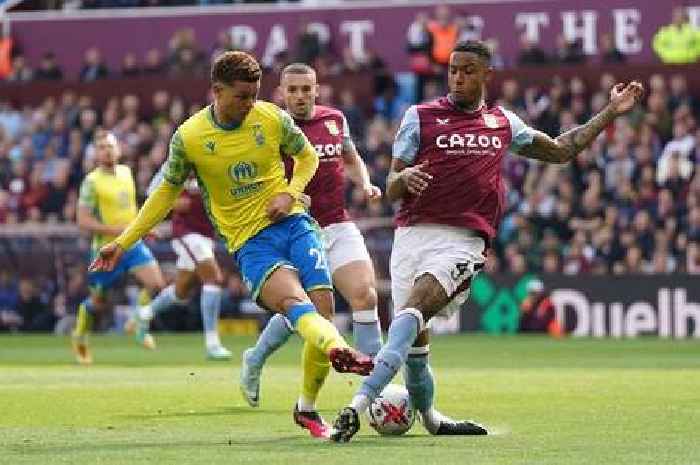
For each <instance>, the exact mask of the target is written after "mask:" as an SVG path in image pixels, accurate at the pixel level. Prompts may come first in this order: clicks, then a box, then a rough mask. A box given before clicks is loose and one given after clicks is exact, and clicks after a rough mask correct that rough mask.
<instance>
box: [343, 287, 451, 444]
mask: <svg viewBox="0 0 700 465" xmlns="http://www.w3.org/2000/svg"><path fill="white" fill-rule="evenodd" d="M448 301H449V300H448V296H447V293H446V292H445V290H444V289H443V288H442V287H441V286H440V283H439V282H438V281H437V280H436V279H435V277H434V276H432V275H430V274H424V275H422V276H421V277H419V278H418V279H417V280H416V283H415V285H414V286H413V289H412V290H411V294H410V296H409V299H408V302H407V305H406V308H405V309H403V310H401V311H400V312H398V313H397V314H396V316H395V318H394V320H393V321H392V322H391V325H390V326H389V332H388V334H387V341H386V343H385V344H384V346H382V349H381V350H380V351H379V353H378V354H377V357H376V358H375V365H374V370H372V373H371V374H370V375H369V376H368V377H367V378H366V379H365V380H364V382H363V383H362V386H360V389H359V390H358V391H357V393H356V394H355V396H354V397H353V399H352V401H351V402H350V405H349V406H348V407H345V408H344V409H343V410H341V412H340V414H339V416H338V417H337V418H336V420H335V423H334V433H333V436H332V438H333V440H335V441H341V442H346V441H349V440H350V439H351V438H352V436H353V435H355V433H357V431H358V430H359V414H360V413H361V412H364V411H365V410H366V409H367V407H368V406H369V404H370V403H371V402H372V400H373V399H374V398H376V397H377V396H378V395H379V394H380V393H381V392H382V390H384V388H385V387H386V386H387V385H388V384H389V383H390V382H391V380H392V379H393V378H394V376H396V373H398V371H399V369H400V368H401V366H402V365H403V364H404V363H405V361H406V358H407V356H408V351H409V348H410V347H411V346H412V345H413V343H414V342H415V340H416V337H417V336H418V334H419V333H420V332H422V331H423V330H424V329H425V320H426V316H427V317H428V319H429V318H430V317H432V315H434V314H435V313H437V312H438V311H439V310H440V309H441V308H442V307H443V306H444V305H445V304H447V302H448Z"/></svg>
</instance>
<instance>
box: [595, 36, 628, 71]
mask: <svg viewBox="0 0 700 465" xmlns="http://www.w3.org/2000/svg"><path fill="white" fill-rule="evenodd" d="M600 54H601V59H602V61H603V63H608V64H611V63H624V62H625V61H627V57H626V56H625V54H624V53H622V52H621V51H619V50H618V49H617V47H616V46H615V42H614V41H613V38H612V35H611V34H603V35H601V36H600Z"/></svg>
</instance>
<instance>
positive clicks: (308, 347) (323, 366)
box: [293, 287, 335, 437]
mask: <svg viewBox="0 0 700 465" xmlns="http://www.w3.org/2000/svg"><path fill="white" fill-rule="evenodd" d="M307 293H308V295H309V298H310V299H311V302H312V303H313V304H314V307H316V310H317V311H318V313H319V314H320V315H322V316H323V317H324V318H326V319H327V320H328V321H333V315H334V313H335V302H334V298H333V291H331V290H330V289H326V288H323V287H320V288H316V289H315V290H310V291H307ZM301 362H302V363H301V366H302V382H301V393H300V395H299V399H298V400H297V403H296V404H295V406H294V413H293V418H294V422H295V423H296V424H297V425H299V426H301V427H302V428H305V429H308V430H309V432H310V433H311V435H312V436H314V437H328V435H329V434H330V425H329V424H328V423H326V421H325V420H324V419H323V417H322V416H321V415H320V414H319V413H318V409H317V407H316V401H317V399H318V395H319V393H320V392H321V388H322V387H323V385H324V384H325V382H326V379H327V378H328V373H329V372H330V368H331V364H330V361H329V360H328V356H327V355H326V354H325V353H324V352H322V351H321V350H320V349H318V348H317V347H316V346H315V345H314V344H312V343H311V342H310V341H304V348H303V350H302V357H301Z"/></svg>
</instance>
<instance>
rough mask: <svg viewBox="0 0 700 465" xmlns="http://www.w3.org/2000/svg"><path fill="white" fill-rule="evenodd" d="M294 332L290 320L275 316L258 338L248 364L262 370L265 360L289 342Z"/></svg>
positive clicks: (280, 315) (278, 315)
mask: <svg viewBox="0 0 700 465" xmlns="http://www.w3.org/2000/svg"><path fill="white" fill-rule="evenodd" d="M292 332H293V331H292V324H291V323H290V322H289V320H287V318H286V317H285V316H284V315H282V314H279V313H276V314H274V315H273V316H272V318H270V321H268V322H267V325H266V326H265V329H263V331H262V333H260V336H258V341H257V342H256V343H255V346H254V347H253V350H251V351H250V353H249V355H248V358H247V362H248V363H249V364H250V365H252V366H254V367H257V368H262V366H263V365H264V364H265V360H267V358H268V357H269V356H270V355H272V354H273V353H274V352H275V351H276V350H277V349H279V348H280V347H282V345H283V344H284V343H285V342H287V340H288V339H289V336H291V335H292Z"/></svg>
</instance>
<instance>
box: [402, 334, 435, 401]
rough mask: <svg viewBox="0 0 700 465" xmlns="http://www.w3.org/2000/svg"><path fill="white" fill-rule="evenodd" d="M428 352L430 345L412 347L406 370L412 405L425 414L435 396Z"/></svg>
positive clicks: (407, 387)
mask: <svg viewBox="0 0 700 465" xmlns="http://www.w3.org/2000/svg"><path fill="white" fill-rule="evenodd" d="M428 353H429V346H424V347H411V348H410V349H409V351H408V358H407V359H406V368H405V371H404V379H405V380H406V389H407V390H408V394H409V397H410V399H411V405H413V407H415V408H416V409H417V410H418V411H419V412H421V413H424V414H425V413H426V412H428V411H430V409H431V408H432V406H433V399H434V398H435V380H434V379H433V372H432V370H431V369H430V365H429V364H428Z"/></svg>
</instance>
